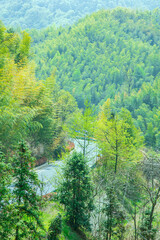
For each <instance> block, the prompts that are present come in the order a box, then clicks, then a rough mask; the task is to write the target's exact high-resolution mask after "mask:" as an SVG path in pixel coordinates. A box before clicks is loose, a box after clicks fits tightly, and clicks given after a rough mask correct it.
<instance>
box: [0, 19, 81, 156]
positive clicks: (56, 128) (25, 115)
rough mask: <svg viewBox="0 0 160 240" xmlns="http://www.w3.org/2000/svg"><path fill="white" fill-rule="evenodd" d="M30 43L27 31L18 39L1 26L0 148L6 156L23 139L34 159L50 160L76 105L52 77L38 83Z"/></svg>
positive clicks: (59, 143) (57, 149) (57, 151)
mask: <svg viewBox="0 0 160 240" xmlns="http://www.w3.org/2000/svg"><path fill="white" fill-rule="evenodd" d="M30 41H31V38H30V36H29V35H28V34H27V33H26V32H23V33H22V35H21V36H20V35H18V34H17V33H15V32H13V31H10V30H6V29H5V27H4V26H3V24H2V23H0V146H1V147H2V149H3V150H4V152H5V153H7V152H8V151H10V150H11V149H14V147H15V145H17V143H18V142H19V141H20V140H21V139H22V138H23V139H24V140H26V141H27V142H28V143H29V145H30V147H31V149H32V150H33V152H34V155H35V156H37V157H40V156H41V157H42V156H45V157H47V156H48V157H49V155H50V154H51V155H53V154H54V153H55V154H59V153H60V152H61V150H62V148H63V147H62V145H63V144H62V142H63V143H64V141H65V136H64V133H63V131H62V126H63V124H64V122H65V121H66V119H67V117H68V116H69V114H70V113H72V112H73V111H74V110H75V108H76V107H77V104H76V102H75V100H74V98H73V97H72V96H71V95H70V94H69V93H67V92H65V91H64V90H60V89H59V87H58V85H57V84H56V82H55V78H54V75H53V76H51V77H50V78H48V79H46V81H37V79H36V78H35V73H34V71H35V69H34V63H33V62H30V61H29V56H30ZM64 104H65V111H63V108H64ZM48 153H49V155H48Z"/></svg>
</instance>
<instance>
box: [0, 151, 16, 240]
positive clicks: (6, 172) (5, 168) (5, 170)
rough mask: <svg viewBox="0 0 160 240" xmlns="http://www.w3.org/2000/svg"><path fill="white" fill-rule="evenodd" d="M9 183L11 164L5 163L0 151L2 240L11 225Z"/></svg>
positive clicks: (0, 236)
mask: <svg viewBox="0 0 160 240" xmlns="http://www.w3.org/2000/svg"><path fill="white" fill-rule="evenodd" d="M10 184H11V165H10V164H9V163H6V159H5V156H4V154H3V153H2V152H0V238H1V239H4V240H7V239H9V236H10V234H11V230H12V227H13V226H12V220H13V218H12V217H13V216H12V215H11V212H12V205H11V192H10V190H9V185H10Z"/></svg>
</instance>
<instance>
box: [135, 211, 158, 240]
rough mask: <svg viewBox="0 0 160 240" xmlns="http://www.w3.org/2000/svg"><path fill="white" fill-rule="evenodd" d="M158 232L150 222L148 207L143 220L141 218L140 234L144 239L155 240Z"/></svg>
mask: <svg viewBox="0 0 160 240" xmlns="http://www.w3.org/2000/svg"><path fill="white" fill-rule="evenodd" d="M150 225H151V226H150ZM156 232H157V229H156V228H154V227H153V225H152V224H150V210H148V209H147V210H146V211H145V212H144V214H143V217H142V220H141V225H140V229H139V236H140V238H142V239H146V240H155V239H156Z"/></svg>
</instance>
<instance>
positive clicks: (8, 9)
mask: <svg viewBox="0 0 160 240" xmlns="http://www.w3.org/2000/svg"><path fill="white" fill-rule="evenodd" d="M117 6H121V7H129V8H140V9H148V10H152V9H154V8H157V7H159V6H160V4H159V0H139V1H138V0H109V1H105V0H93V1H90V0H81V1H80V0H59V1H58V0H54V1H50V0H45V1H44V0H14V1H12V0H7V1H6V0H1V1H0V8H1V11H0V19H1V20H2V21H3V22H4V23H5V25H9V26H20V27H21V28H23V29H25V28H43V27H47V26H49V25H51V24H53V23H54V24H56V25H66V24H72V23H74V22H76V21H77V20H78V19H80V18H81V17H83V16H85V15H86V14H90V13H92V12H95V11H97V10H99V9H102V8H104V9H107V8H115V7H117Z"/></svg>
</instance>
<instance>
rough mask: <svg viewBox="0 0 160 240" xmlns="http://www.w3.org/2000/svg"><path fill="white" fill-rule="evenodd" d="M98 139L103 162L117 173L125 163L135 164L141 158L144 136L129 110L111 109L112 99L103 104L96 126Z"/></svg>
mask: <svg viewBox="0 0 160 240" xmlns="http://www.w3.org/2000/svg"><path fill="white" fill-rule="evenodd" d="M96 139H97V140H98V143H99V146H100V149H101V152H102V154H103V164H104V165H105V166H106V167H107V168H108V169H113V168H114V171H115V173H117V170H118V169H119V168H121V167H124V166H125V165H126V166H128V165H134V164H135V163H136V162H138V160H139V159H140V158H141V154H140V152H139V148H140V147H142V145H143V138H142V137H141V136H140V132H139V131H138V130H137V129H136V128H135V126H134V124H133V119H132V117H131V114H130V112H129V111H127V110H125V109H122V110H121V112H120V113H116V114H114V113H113V112H112V111H111V106H110V99H108V100H107V101H106V103H105V104H104V105H103V107H102V110H101V112H100V114H99V118H98V121H97V128H96Z"/></svg>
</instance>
